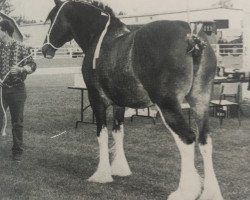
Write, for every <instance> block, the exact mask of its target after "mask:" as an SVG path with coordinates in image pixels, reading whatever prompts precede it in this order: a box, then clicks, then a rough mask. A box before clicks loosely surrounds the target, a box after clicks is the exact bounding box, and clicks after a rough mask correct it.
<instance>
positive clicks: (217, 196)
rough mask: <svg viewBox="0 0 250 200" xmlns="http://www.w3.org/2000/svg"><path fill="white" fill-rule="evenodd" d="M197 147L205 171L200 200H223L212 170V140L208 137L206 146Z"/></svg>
mask: <svg viewBox="0 0 250 200" xmlns="http://www.w3.org/2000/svg"><path fill="white" fill-rule="evenodd" d="M199 147H200V152H201V155H202V157H203V161H204V171H205V179H204V190H203V192H202V195H201V197H200V200H223V197H222V195H221V191H220V187H219V184H218V181H217V179H216V176H215V173H214V168H213V159H212V149H213V146H212V139H211V138H210V137H208V138H207V144H205V145H201V144H200V145H199Z"/></svg>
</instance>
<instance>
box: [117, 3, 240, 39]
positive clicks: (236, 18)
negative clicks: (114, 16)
mask: <svg viewBox="0 0 250 200" xmlns="http://www.w3.org/2000/svg"><path fill="white" fill-rule="evenodd" d="M243 15H244V13H243V10H242V9H237V8H224V7H212V8H203V9H190V10H189V12H188V13H187V11H186V10H180V11H173V12H163V13H152V14H142V15H124V16H120V19H121V21H122V22H124V23H125V24H128V25H142V24H146V23H149V22H153V21H157V20H182V21H187V18H188V19H189V21H190V22H194V21H214V22H215V23H216V28H217V32H218V33H217V35H218V37H223V38H226V39H227V40H232V39H236V38H237V37H239V36H240V35H241V33H242V30H243Z"/></svg>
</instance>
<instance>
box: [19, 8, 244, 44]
mask: <svg viewBox="0 0 250 200" xmlns="http://www.w3.org/2000/svg"><path fill="white" fill-rule="evenodd" d="M243 15H244V13H243V10H242V9H236V8H222V7H215V8H214V7H213V8H204V9H190V11H189V16H188V17H189V21H190V22H194V21H215V23H216V27H217V37H218V38H219V37H223V38H226V39H227V40H228V41H231V40H233V39H237V38H238V37H239V36H240V35H241V34H242V30H243ZM119 18H120V19H121V21H122V22H124V23H125V24H127V25H130V26H131V25H132V26H133V25H143V24H146V23H149V22H153V21H157V20H183V21H187V11H186V10H180V11H173V12H163V13H153V14H140V15H122V16H119ZM48 29H49V23H47V24H43V23H37V24H23V25H22V26H20V30H21V32H22V33H23V34H24V35H25V36H27V37H26V38H25V41H26V43H27V44H28V45H30V46H32V47H41V46H42V44H43V41H44V38H45V37H46V33H47V31H48ZM71 45H73V46H76V44H75V43H74V42H73V43H71Z"/></svg>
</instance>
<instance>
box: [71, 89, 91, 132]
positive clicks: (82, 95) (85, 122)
mask: <svg viewBox="0 0 250 200" xmlns="http://www.w3.org/2000/svg"><path fill="white" fill-rule="evenodd" d="M68 89H73V90H80V91H81V109H80V112H81V119H80V120H78V121H76V125H75V129H77V127H78V124H79V123H84V124H96V123H95V116H94V113H93V112H92V121H84V120H83V113H84V111H86V110H87V109H88V108H90V105H87V106H85V107H84V92H85V91H88V89H87V88H86V87H79V86H69V87H68Z"/></svg>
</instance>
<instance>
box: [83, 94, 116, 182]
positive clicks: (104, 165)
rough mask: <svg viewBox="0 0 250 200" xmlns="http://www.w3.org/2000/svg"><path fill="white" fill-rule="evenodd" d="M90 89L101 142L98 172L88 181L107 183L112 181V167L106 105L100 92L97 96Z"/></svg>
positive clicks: (99, 141) (90, 97) (90, 98)
mask: <svg viewBox="0 0 250 200" xmlns="http://www.w3.org/2000/svg"><path fill="white" fill-rule="evenodd" d="M92 92H93V91H91V90H89V100H90V102H91V106H92V109H93V111H94V114H95V117H96V122H97V137H98V138H97V139H98V143H99V164H98V167H97V170H96V172H95V173H94V174H93V175H92V176H91V177H90V178H89V179H88V181H92V182H98V183H107V182H112V181H113V178H112V176H111V167H110V162H109V148H108V129H107V124H106V106H105V105H104V104H103V102H102V101H101V99H100V97H99V96H98V94H96V95H95V96H94V95H93V93H92Z"/></svg>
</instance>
